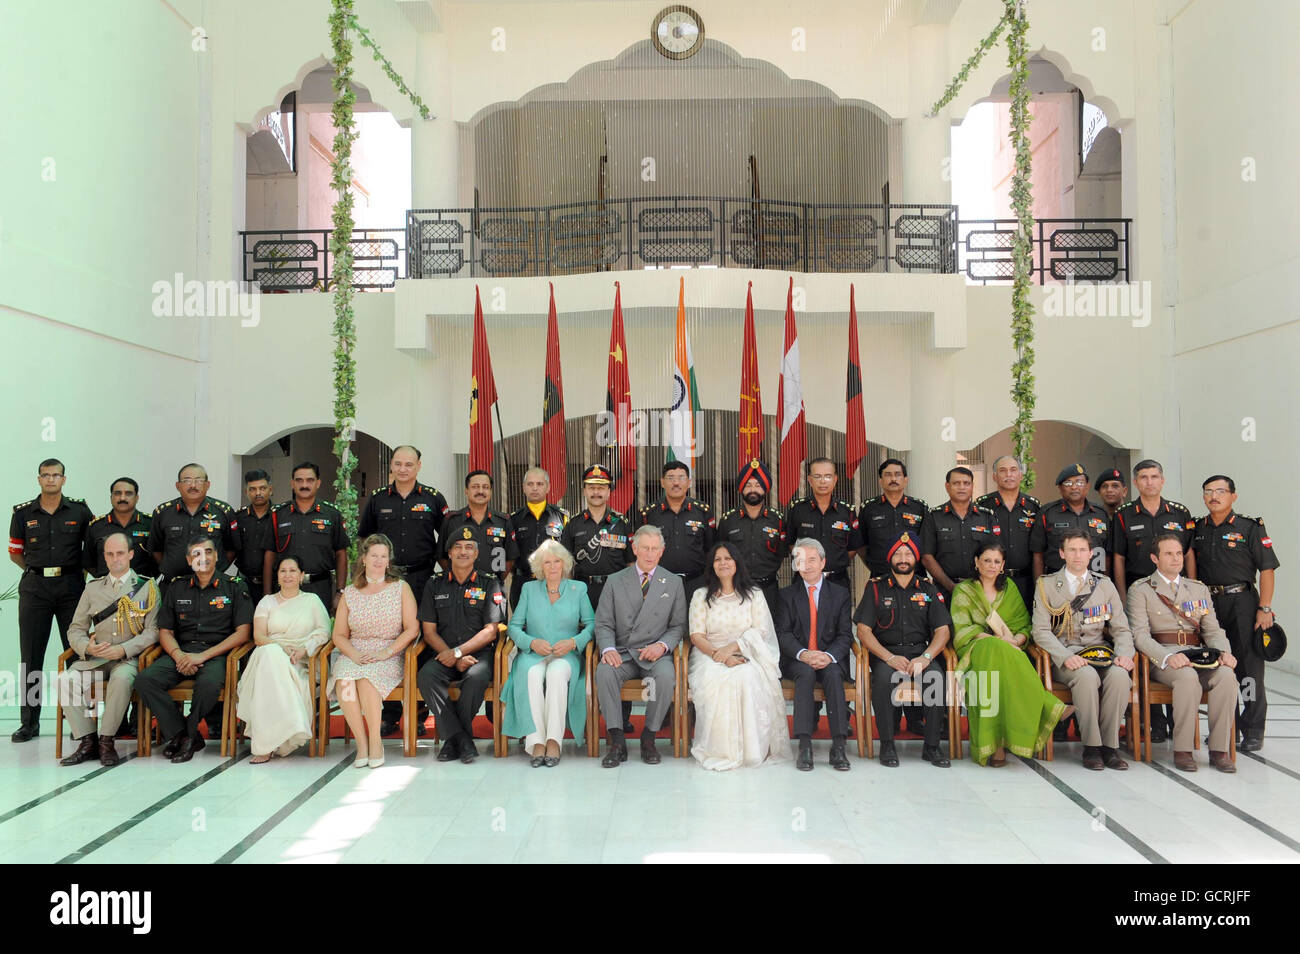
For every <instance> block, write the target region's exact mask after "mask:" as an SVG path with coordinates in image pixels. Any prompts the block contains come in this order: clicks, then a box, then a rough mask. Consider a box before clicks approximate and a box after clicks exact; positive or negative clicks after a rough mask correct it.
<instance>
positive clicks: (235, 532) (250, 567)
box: [230, 470, 275, 608]
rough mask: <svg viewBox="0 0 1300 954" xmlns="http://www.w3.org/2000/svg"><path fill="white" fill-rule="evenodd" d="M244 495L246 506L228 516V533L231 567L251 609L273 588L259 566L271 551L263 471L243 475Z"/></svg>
mask: <svg viewBox="0 0 1300 954" xmlns="http://www.w3.org/2000/svg"><path fill="white" fill-rule="evenodd" d="M244 492H245V493H246V494H248V506H247V507H244V508H242V509H240V510H236V511H235V512H234V513H233V514H232V515H231V517H230V533H231V536H232V538H233V539H234V541H235V565H236V566H237V567H239V575H240V576H242V577H243V578H244V583H245V584H247V586H248V595H249V596H250V597H252V600H253V606H254V608H256V606H257V604H258V603H260V602H261V601H262V597H263V596H265V595H266V593H267V590H268V589H270V590H274V589H275V587H274V586H269V587H268V586H267V585H266V584H264V583H263V578H262V563H263V561H264V560H265V558H266V551H267V550H269V549H271V478H270V477H269V476H268V475H267V473H266V471H264V470H250V471H248V472H247V473H246V474H244Z"/></svg>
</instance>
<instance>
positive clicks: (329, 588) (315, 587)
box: [301, 573, 334, 616]
mask: <svg viewBox="0 0 1300 954" xmlns="http://www.w3.org/2000/svg"><path fill="white" fill-rule="evenodd" d="M301 589H302V591H303V592H304V593H315V594H316V595H317V596H319V597H320V601H321V602H322V603H324V604H325V612H327V613H329V614H330V615H331V616H333V615H334V611H333V609H331V607H333V606H334V574H332V573H322V574H320V575H319V577H318V576H317V575H316V574H315V573H313V574H312V575H311V581H310V582H308V583H304V584H303V585H302V587H301Z"/></svg>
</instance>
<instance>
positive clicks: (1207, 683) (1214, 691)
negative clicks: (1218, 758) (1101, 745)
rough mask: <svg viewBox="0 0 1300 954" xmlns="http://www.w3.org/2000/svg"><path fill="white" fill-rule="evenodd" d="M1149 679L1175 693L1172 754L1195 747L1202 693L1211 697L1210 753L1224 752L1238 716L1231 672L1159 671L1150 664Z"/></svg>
mask: <svg viewBox="0 0 1300 954" xmlns="http://www.w3.org/2000/svg"><path fill="white" fill-rule="evenodd" d="M1151 678H1152V679H1154V680H1155V681H1156V682H1161V683H1164V684H1165V685H1166V686H1172V687H1173V690H1174V706H1173V708H1174V751H1175V752H1190V751H1192V748H1193V747H1194V746H1195V744H1196V729H1197V725H1198V723H1197V718H1196V713H1197V710H1198V709H1200V707H1201V692H1202V690H1204V691H1205V692H1208V693H1209V694H1210V704H1209V706H1208V707H1207V708H1208V709H1209V714H1210V751H1211V752H1227V751H1228V744H1229V741H1228V740H1229V736H1228V734H1229V733H1230V732H1232V730H1233V727H1234V725H1233V724H1234V722H1235V721H1236V715H1237V680H1236V679H1235V678H1234V676H1233V672H1232V670H1231V669H1226V668H1223V667H1220V668H1218V669H1195V668H1193V667H1192V666H1184V667H1183V668H1182V669H1161V668H1160V665H1159V663H1154V662H1153V663H1152V664H1151Z"/></svg>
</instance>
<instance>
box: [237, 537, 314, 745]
mask: <svg viewBox="0 0 1300 954" xmlns="http://www.w3.org/2000/svg"><path fill="white" fill-rule="evenodd" d="M276 579H277V581H278V582H279V584H280V586H279V591H278V592H276V593H272V594H271V595H269V596H264V597H262V601H261V602H260V603H258V604H257V609H256V610H254V611H253V642H255V643H256V644H257V648H256V649H254V650H253V652H252V653H251V654H250V655H249V657H248V665H247V666H246V667H245V669H244V675H243V676H241V677H240V680H239V695H238V703H237V705H236V709H235V714H236V716H237V717H238V718H240V719H242V720H243V721H244V722H245V723H246V724H247V726H248V735H249V738H250V739H251V740H252V747H253V757H252V759H250V760H249V761H250V762H252V763H253V764H254V765H257V764H261V763H262V762H267V761H270V759H271V756H272V755H288V754H289V753H290V752H292V751H293V750H294V749H296V748H298V747H299V746H301V745H302V744H303V743H304V742H306V741H307V740H308V739H310V738H311V723H312V713H313V712H314V711H315V706H313V705H312V686H311V683H310V679H309V677H308V673H307V662H308V660H309V659H311V657H312V655H313V654H314V653H315V652H316V651H317V650H319V649H320V648H321V647H322V646H324V645H325V643H326V641H327V640H328V639H329V638H330V632H329V614H328V613H326V612H325V604H324V603H322V602H321V601H320V597H318V596H316V594H315V593H304V592H302V590H301V589H299V586H300V584H301V583H302V567H301V566H300V565H299V564H298V558H297V557H294V556H284V557H281V559H280V563H279V566H278V568H277V569H276Z"/></svg>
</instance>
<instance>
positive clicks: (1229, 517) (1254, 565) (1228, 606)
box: [1192, 474, 1279, 752]
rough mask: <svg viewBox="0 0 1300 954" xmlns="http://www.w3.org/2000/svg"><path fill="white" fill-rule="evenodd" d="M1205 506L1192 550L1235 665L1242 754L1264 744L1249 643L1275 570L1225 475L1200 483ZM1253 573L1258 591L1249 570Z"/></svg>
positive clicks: (1264, 701)
mask: <svg viewBox="0 0 1300 954" xmlns="http://www.w3.org/2000/svg"><path fill="white" fill-rule="evenodd" d="M1201 490H1202V496H1203V497H1204V499H1205V508H1206V509H1207V510H1209V511H1210V512H1209V513H1208V514H1206V515H1205V516H1204V517H1201V519H1199V520H1197V521H1196V529H1195V531H1194V533H1195V536H1194V537H1193V539H1192V550H1193V552H1194V553H1195V554H1196V572H1197V575H1198V576H1199V578H1200V580H1201V582H1202V583H1204V584H1206V585H1207V586H1208V587H1209V588H1210V596H1211V597H1212V598H1213V600H1214V615H1215V616H1216V617H1218V620H1219V625H1220V626H1222V627H1223V629H1224V631H1225V632H1226V633H1227V634H1228V642H1229V643H1231V644H1232V655H1234V656H1236V657H1237V659H1238V660H1239V661H1240V664H1239V665H1238V666H1237V667H1236V669H1235V670H1234V672H1235V673H1236V676H1237V682H1238V684H1239V685H1240V686H1241V698H1242V702H1243V705H1242V709H1241V714H1240V715H1238V716H1237V728H1238V729H1240V730H1241V734H1242V742H1241V745H1240V746H1238V748H1239V749H1240V750H1241V751H1242V752H1258V751H1259V750H1260V749H1262V748H1263V747H1264V719H1265V717H1266V716H1267V715H1268V697H1267V696H1265V695H1264V657H1263V656H1261V655H1260V654H1259V652H1258V650H1257V647H1256V645H1255V630H1256V629H1257V628H1262V629H1268V628H1269V627H1271V626H1272V625H1273V606H1272V604H1273V582H1274V581H1273V576H1274V571H1276V570H1277V568H1278V565H1279V564H1278V560H1277V554H1276V553H1274V552H1273V541H1272V540H1270V539H1269V536H1268V531H1267V530H1265V529H1264V521H1263V520H1260V519H1259V518H1257V517H1246V516H1242V515H1241V514H1239V513H1237V512H1236V511H1235V510H1234V509H1233V507H1234V505H1235V504H1236V502H1237V485H1236V483H1235V482H1234V481H1233V479H1232V478H1231V477H1225V476H1224V475H1223V474H1215V475H1214V476H1213V477H1208V478H1206V481H1205V483H1204V484H1202V485H1201ZM1256 573H1258V574H1259V592H1258V593H1256V591H1255V574H1256Z"/></svg>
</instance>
